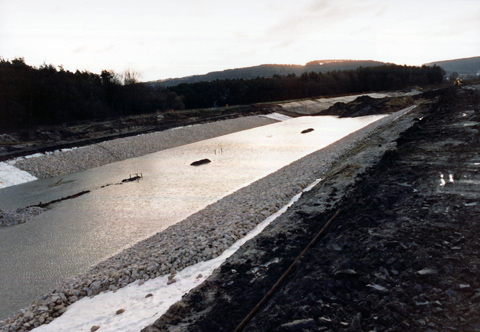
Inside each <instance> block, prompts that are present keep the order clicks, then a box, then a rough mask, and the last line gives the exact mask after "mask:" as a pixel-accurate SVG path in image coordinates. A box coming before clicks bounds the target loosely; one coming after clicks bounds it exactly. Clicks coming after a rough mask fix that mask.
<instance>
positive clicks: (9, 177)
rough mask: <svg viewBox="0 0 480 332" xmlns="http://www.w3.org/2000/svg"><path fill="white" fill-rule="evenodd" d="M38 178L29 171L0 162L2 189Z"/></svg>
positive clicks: (0, 184) (0, 185)
mask: <svg viewBox="0 0 480 332" xmlns="http://www.w3.org/2000/svg"><path fill="white" fill-rule="evenodd" d="M34 180H37V178H36V177H34V176H33V175H31V174H30V173H28V172H25V171H22V170H21V169H18V168H17V167H15V166H13V165H10V164H8V163H5V162H0V189H1V188H6V187H10V186H15V185H17V184H21V183H25V182H30V181H34Z"/></svg>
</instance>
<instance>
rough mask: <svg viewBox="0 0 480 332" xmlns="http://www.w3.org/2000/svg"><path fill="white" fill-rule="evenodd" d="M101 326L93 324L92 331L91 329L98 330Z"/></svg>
mask: <svg viewBox="0 0 480 332" xmlns="http://www.w3.org/2000/svg"><path fill="white" fill-rule="evenodd" d="M99 328H100V326H98V325H93V326H92V327H91V328H90V331H91V332H95V331H97V330H98V329H99Z"/></svg>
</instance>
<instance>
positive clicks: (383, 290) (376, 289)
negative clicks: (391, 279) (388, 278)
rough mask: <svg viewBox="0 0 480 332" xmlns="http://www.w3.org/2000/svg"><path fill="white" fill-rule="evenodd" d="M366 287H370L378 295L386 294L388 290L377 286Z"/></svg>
mask: <svg viewBox="0 0 480 332" xmlns="http://www.w3.org/2000/svg"><path fill="white" fill-rule="evenodd" d="M367 287H370V288H371V289H372V290H374V291H377V292H380V293H387V292H388V289H387V288H385V287H383V286H381V285H377V284H368V285H367Z"/></svg>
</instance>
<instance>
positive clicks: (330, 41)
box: [0, 0, 480, 81]
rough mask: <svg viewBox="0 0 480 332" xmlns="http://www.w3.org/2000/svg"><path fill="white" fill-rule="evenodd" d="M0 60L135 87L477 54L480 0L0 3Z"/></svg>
mask: <svg viewBox="0 0 480 332" xmlns="http://www.w3.org/2000/svg"><path fill="white" fill-rule="evenodd" d="M0 5H1V7H0V8H1V11H0V57H2V58H3V59H5V60H13V59H15V58H18V57H23V58H24V59H25V62H26V63H27V64H29V65H31V66H36V67H38V66H41V65H42V64H43V63H46V64H53V65H54V66H56V67H58V66H60V65H61V66H62V67H63V68H64V69H65V70H70V71H76V70H77V69H78V70H80V71H84V70H86V71H90V72H94V73H100V72H101V71H102V70H113V71H115V72H117V73H122V72H123V71H125V70H126V69H133V70H134V71H137V72H139V73H140V74H141V81H152V80H158V79H166V78H173V77H183V76H190V75H198V74H205V73H207V72H211V71H218V70H224V69H231V68H241V67H248V66H255V65H260V64H267V63H276V64H300V65H303V64H305V63H306V62H309V61H313V60H326V59H355V60H378V61H385V62H393V63H397V64H401V65H403V64H407V65H422V64H423V63H427V62H432V61H440V60H450V59H457V58H464V57H472V56H480V1H478V0H456V1H452V0H364V1H358V0H297V1H295V2H292V1H291V0H288V1H287V0H241V1H240V0H231V1H225V0H195V1H194V0H169V1H165V0H156V1H153V0H136V1H131V0H129V1H127V0H77V1H74V2H71V1H64V0H43V1H38V0H15V1H11V0H0Z"/></svg>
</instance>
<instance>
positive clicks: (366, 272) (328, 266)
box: [143, 85, 480, 332]
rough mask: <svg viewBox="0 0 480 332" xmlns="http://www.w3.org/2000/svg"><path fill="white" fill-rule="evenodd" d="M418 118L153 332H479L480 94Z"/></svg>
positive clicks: (349, 167) (452, 96)
mask: <svg viewBox="0 0 480 332" xmlns="http://www.w3.org/2000/svg"><path fill="white" fill-rule="evenodd" d="M416 112H417V113H416V115H417V117H418V118H417V119H416V120H415V124H414V125H413V126H411V127H410V128H409V129H407V130H405V131H403V133H402V134H401V135H400V137H399V138H398V139H397V140H396V144H394V145H393V147H392V148H390V149H388V150H387V152H385V154H384V155H383V157H382V158H381V159H380V161H379V162H377V163H376V164H374V165H373V166H371V167H370V168H368V169H367V170H366V171H364V172H363V173H362V174H358V175H356V174H357V173H355V169H356V165H355V160H356V159H355V158H353V157H352V158H350V159H347V160H345V161H344V162H343V164H342V165H341V166H339V167H337V168H336V169H333V170H332V171H331V172H330V173H329V174H327V176H326V177H325V178H324V180H323V181H322V182H321V183H320V184H319V185H317V186H316V187H315V188H314V189H313V190H312V191H310V192H308V193H306V194H305V195H304V196H303V197H302V198H301V199H300V200H299V201H298V202H297V203H296V205H295V206H294V207H293V208H292V209H291V210H289V212H287V213H285V214H284V215H282V216H281V217H280V218H278V219H277V220H276V221H275V222H274V223H272V224H271V225H270V226H269V227H268V228H267V229H266V230H265V231H264V232H262V233H261V234H260V235H259V236H257V237H256V238H255V239H253V240H252V241H250V242H248V243H247V244H246V245H245V246H243V247H242V248H241V249H240V250H239V251H238V252H237V253H236V254H234V255H233V256H232V257H231V258H230V259H228V260H227V261H226V263H225V264H223V265H222V267H221V268H220V269H219V270H217V271H216V272H215V273H214V274H213V275H212V276H211V277H210V278H209V279H208V280H207V281H206V282H205V283H204V284H202V285H200V286H199V287H197V288H196V289H194V290H192V291H191V292H190V293H188V294H186V295H185V296H184V297H183V299H182V301H180V302H178V303H176V304H175V305H173V306H172V307H171V308H170V309H169V311H168V312H167V313H166V314H165V315H163V316H162V317H161V318H160V319H158V320H157V321H156V322H155V324H153V325H152V326H150V327H147V328H145V329H144V330H143V331H144V332H147V331H148V332H153V331H241V330H243V331H279V332H280V331H479V330H480V218H479V212H480V200H479V197H480V186H479V185H480V173H479V170H480V133H479V129H480V86H478V85H477V86H464V87H461V88H451V89H447V90H445V91H444V92H443V94H442V95H440V96H438V97H436V98H434V99H433V101H432V102H431V103H430V104H425V105H423V106H422V107H419V108H418V110H417V111H416ZM377 139H378V138H377ZM368 144H370V145H371V146H373V144H378V145H381V144H382V142H380V141H375V140H372V141H371V142H369V143H368ZM358 153H359V155H360V154H362V151H360V150H359V151H358ZM349 173H350V174H349ZM352 175H353V176H356V178H355V181H354V183H353V184H352V185H348V186H347V187H345V185H344V182H343V181H342V180H341V179H342V178H346V177H348V176H352ZM342 190H343V191H344V193H345V194H344V195H342V196H341V197H340V198H339V196H338V192H339V191H342ZM333 215H336V217H335V218H334V219H333V220H332V222H331V224H330V225H329V226H328V228H327V229H326V231H325V232H324V233H322V235H321V236H320V238H319V240H318V242H316V243H315V244H314V245H313V246H312V247H311V248H310V249H309V250H308V251H307V252H306V253H305V254H304V255H301V253H302V251H303V250H304V249H305V248H306V247H307V245H308V244H309V243H310V241H311V240H312V239H313V238H314V237H315V236H316V234H318V232H319V231H320V229H322V227H324V226H325V224H326V223H327V221H328V220H329V219H331V218H332V216H333ZM300 256H301V258H300V259H299V260H298V263H297V264H296V265H295V266H294V268H293V269H292V272H291V273H290V274H289V275H288V276H287V277H286V279H285V280H284V281H283V282H282V283H281V284H279V287H278V288H276V289H275V290H274V291H273V292H272V293H271V297H269V298H267V299H266V301H265V303H264V304H263V305H261V306H259V310H258V311H255V312H252V309H254V307H255V306H256V305H257V304H258V303H259V302H260V301H261V300H262V298H264V296H265V295H266V294H267V293H268V292H269V290H271V289H272V287H273V286H274V285H275V283H276V282H277V281H278V280H279V278H280V276H281V275H282V274H283V273H284V272H285V271H286V270H287V269H288V268H289V266H291V264H292V262H294V260H295V259H296V258H298V257H300ZM249 314H250V315H249ZM247 317H248V318H247ZM246 318H247V319H246ZM242 321H243V323H242Z"/></svg>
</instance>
